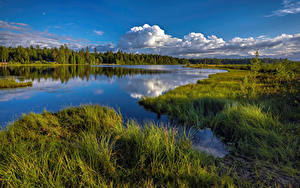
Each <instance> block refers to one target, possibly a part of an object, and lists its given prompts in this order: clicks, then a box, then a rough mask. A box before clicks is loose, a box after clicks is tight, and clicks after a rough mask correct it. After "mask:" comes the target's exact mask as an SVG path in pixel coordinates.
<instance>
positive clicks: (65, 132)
mask: <svg viewBox="0 0 300 188" xmlns="http://www.w3.org/2000/svg"><path fill="white" fill-rule="evenodd" d="M0 140H1V142H0V187H4V186H5V187H6V186H12V187H40V186H42V187H48V186H50V187H61V186H64V187H99V186H100V187H230V186H232V185H233V181H232V179H231V178H229V177H228V176H227V175H226V173H225V174H224V173H223V175H221V173H220V172H219V171H218V169H217V168H216V167H215V165H214V164H215V161H214V159H213V158H211V157H207V156H206V155H204V154H201V153H199V152H196V151H193V150H192V149H191V142H190V140H189V139H188V138H186V137H179V136H178V134H177V132H176V131H174V129H173V130H171V129H167V128H164V127H157V126H155V125H153V124H147V125H145V126H143V128H141V126H139V125H137V123H136V122H134V121H130V122H128V123H127V124H126V126H124V125H123V122H122V117H121V116H120V115H119V114H117V113H116V112H115V111H114V110H112V109H109V108H105V107H100V106H97V105H95V106H81V107H77V108H68V109H64V110H62V111H60V112H57V113H50V112H46V111H45V112H44V113H43V114H34V113H31V114H28V115H24V116H23V117H22V118H21V119H19V120H17V121H16V122H14V123H13V124H12V125H10V126H9V127H8V128H7V130H2V131H1V132H0Z"/></svg>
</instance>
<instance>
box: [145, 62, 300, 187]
mask: <svg viewBox="0 0 300 188" xmlns="http://www.w3.org/2000/svg"><path fill="white" fill-rule="evenodd" d="M191 67H194V68H221V69H226V70H228V72H227V73H218V74H214V75H210V76H209V79H206V80H202V81H198V83H197V84H188V85H186V86H182V87H178V88H176V89H174V90H171V91H169V92H167V93H165V94H164V95H162V96H159V97H155V98H150V97H146V98H143V99H142V100H140V104H142V105H144V106H145V108H148V109H150V110H152V111H154V112H157V113H159V114H168V115H169V116H170V117H171V118H172V119H174V120H175V121H177V122H179V123H181V124H184V125H186V126H200V127H210V128H211V129H212V130H213V131H214V133H215V134H216V135H217V136H218V137H219V138H221V139H222V140H223V141H224V143H226V144H227V146H229V147H230V148H231V152H230V155H228V156H227V157H225V158H224V159H223V160H222V161H221V163H223V164H225V165H227V166H228V168H233V169H232V174H236V175H237V176H240V177H241V178H245V179H248V180H250V181H252V182H253V183H257V182H261V183H263V184H265V185H276V183H278V184H281V185H285V186H287V185H289V184H292V185H298V186H299V178H300V170H299V164H300V161H299V157H300V148H299V146H300V141H299V132H300V121H299V120H300V105H299V103H300V98H299V97H300V92H299V91H300V89H299V86H300V85H299V79H300V76H299V73H300V71H299V70H300V66H299V64H290V63H288V64H286V63H284V62H283V63H278V64H274V65H268V64H263V65H260V67H259V68H258V69H257V68H256V67H251V66H249V65H220V66H216V65H215V66H213V65H211V66H208V67H207V66H205V65H192V66H191ZM255 68H256V69H255Z"/></svg>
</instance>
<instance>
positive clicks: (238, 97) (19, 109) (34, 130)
mask: <svg viewBox="0 0 300 188" xmlns="http://www.w3.org/2000/svg"><path fill="white" fill-rule="evenodd" d="M262 61H264V59H260V58H259V56H258V54H257V56H256V57H255V58H253V59H249V63H247V64H217V65H216V64H206V63H197V64H185V65H116V64H115V65H101V64H100V65H88V64H83V65H49V64H48V65H36V66H34V65H29V66H28V65H27V66H22V65H20V64H18V65H16V64H15V63H12V65H5V66H2V67H1V68H0V73H1V76H2V79H1V80H2V82H3V83H6V84H7V85H8V83H19V84H24V85H20V87H19V88H16V87H15V86H14V85H12V86H11V88H8V87H6V88H3V87H2V89H1V90H0V94H1V95H0V101H1V102H0V106H1V109H2V110H1V116H0V122H1V126H2V130H1V134H0V137H1V139H0V140H1V146H0V147H1V149H0V157H1V164H0V175H1V176H0V177H1V179H0V183H1V186H21V185H26V186H48V185H52V186H121V187H132V186H138V187H140V186H142V187H149V186H176V187H177V186H179V187H184V186H188V187H199V186H200V187H202V186H203V187H211V186H216V187H228V186H229V187H231V186H232V187H235V186H238V187H240V186H243V187H249V186H253V185H255V186H266V185H272V186H289V185H299V168H298V167H299V128H300V126H299V119H300V117H299V116H300V108H299V101H300V100H299V96H300V95H299V74H300V66H299V63H297V62H292V61H289V60H282V61H281V62H274V63H263V62H262ZM191 62H192V61H191ZM128 64H130V63H128ZM174 64H177V62H175V63H174ZM15 80H17V81H15ZM28 83H29V84H28ZM27 84H28V85H27ZM24 86H25V87H24ZM100 105H101V106H100ZM22 114H23V115H22Z"/></svg>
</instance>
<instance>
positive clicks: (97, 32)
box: [94, 30, 104, 36]
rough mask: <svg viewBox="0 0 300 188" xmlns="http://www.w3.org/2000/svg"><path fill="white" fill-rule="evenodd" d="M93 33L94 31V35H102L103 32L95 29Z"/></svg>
mask: <svg viewBox="0 0 300 188" xmlns="http://www.w3.org/2000/svg"><path fill="white" fill-rule="evenodd" d="M94 33H96V35H99V36H102V35H103V33H104V32H103V31H97V30H95V31H94Z"/></svg>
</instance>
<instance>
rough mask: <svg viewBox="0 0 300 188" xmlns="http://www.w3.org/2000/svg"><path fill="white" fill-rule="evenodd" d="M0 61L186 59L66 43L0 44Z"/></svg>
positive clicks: (150, 61)
mask: <svg viewBox="0 0 300 188" xmlns="http://www.w3.org/2000/svg"><path fill="white" fill-rule="evenodd" d="M0 61H1V62H9V63H21V64H30V63H54V62H55V63H58V64H91V65H97V64H121V65H122V64H133V65H138V64H154V65H155V64H187V63H189V62H188V60H187V59H184V58H176V57H170V56H162V55H155V54H133V53H126V52H122V51H118V52H115V53H113V52H112V51H108V52H105V53H102V52H100V53H99V52H97V51H96V49H95V50H94V51H93V52H90V51H89V48H88V47H86V49H81V50H79V51H75V50H72V49H69V48H68V46H67V45H62V46H60V47H59V48H40V47H39V46H36V47H33V46H30V47H26V48H24V47H22V46H18V47H16V48H13V47H8V48H7V47H5V46H0Z"/></svg>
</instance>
